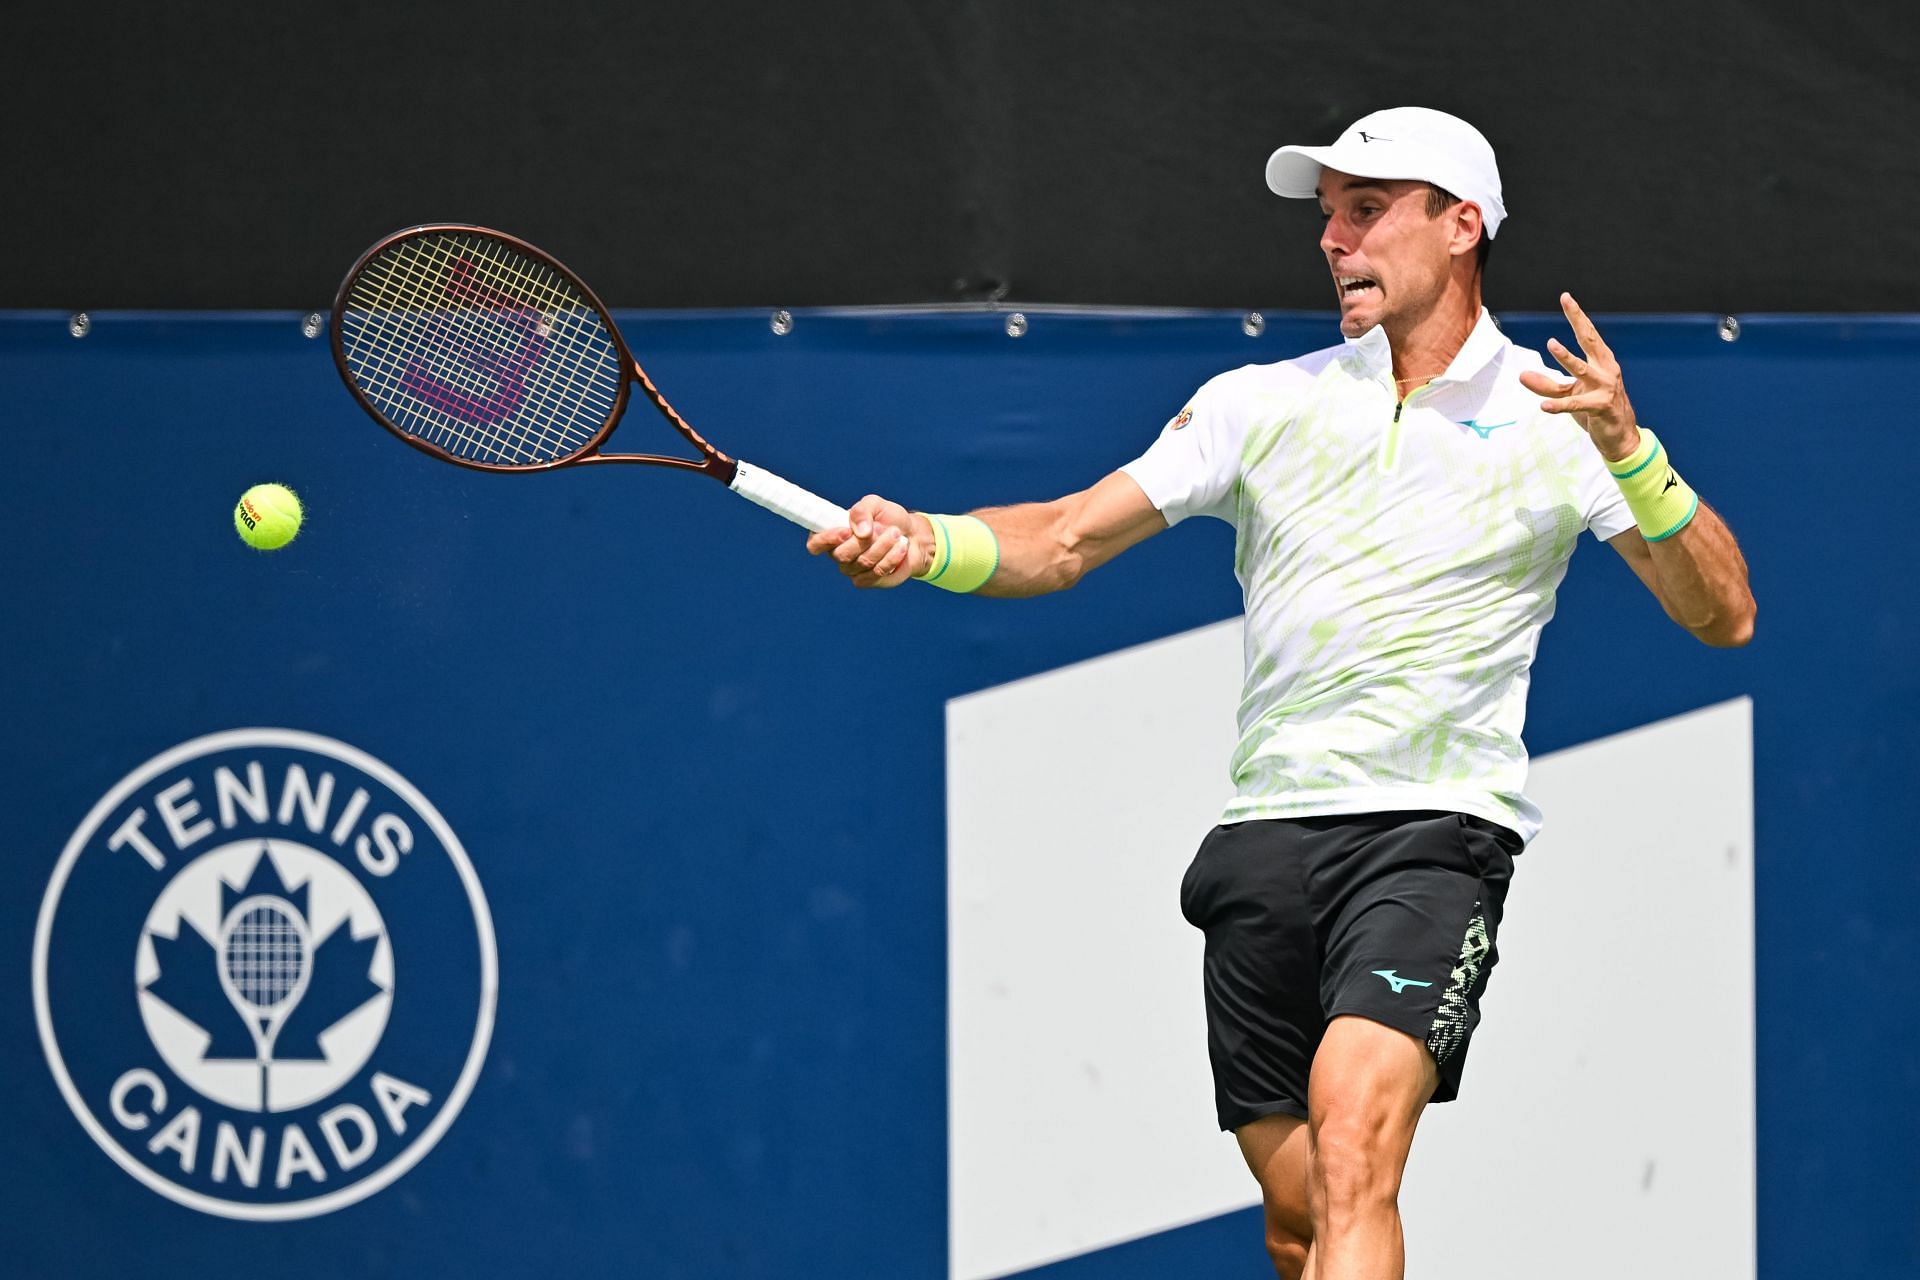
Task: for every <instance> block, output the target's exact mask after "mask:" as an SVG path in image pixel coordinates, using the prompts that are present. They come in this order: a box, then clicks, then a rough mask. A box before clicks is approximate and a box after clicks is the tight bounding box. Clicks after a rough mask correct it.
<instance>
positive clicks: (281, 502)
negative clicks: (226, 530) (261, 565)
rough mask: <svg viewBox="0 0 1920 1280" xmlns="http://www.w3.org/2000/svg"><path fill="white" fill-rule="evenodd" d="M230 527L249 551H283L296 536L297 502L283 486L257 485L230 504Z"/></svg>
mask: <svg viewBox="0 0 1920 1280" xmlns="http://www.w3.org/2000/svg"><path fill="white" fill-rule="evenodd" d="M233 527H234V531H235V532H237V533H238V534H239V535H240V541H242V542H244V543H246V544H247V545H248V546H250V547H258V548H260V550H262V551H273V550H276V549H277V548H280V547H284V546H286V545H287V544H288V543H289V542H292V541H293V535H294V534H296V533H298V532H300V499H299V498H297V497H295V496H294V493H293V490H291V489H289V488H287V486H285V485H283V484H257V485H255V486H253V488H251V489H249V490H247V491H246V492H245V493H243V494H241V495H240V501H239V502H238V503H236V504H234V508H233Z"/></svg>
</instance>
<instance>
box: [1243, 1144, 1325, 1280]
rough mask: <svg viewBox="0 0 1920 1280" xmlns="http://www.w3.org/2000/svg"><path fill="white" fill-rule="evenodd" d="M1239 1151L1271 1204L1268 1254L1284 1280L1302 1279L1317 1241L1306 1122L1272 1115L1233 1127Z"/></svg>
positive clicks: (1266, 1202) (1268, 1209) (1264, 1199)
mask: <svg viewBox="0 0 1920 1280" xmlns="http://www.w3.org/2000/svg"><path fill="white" fill-rule="evenodd" d="M1233 1136H1234V1138H1235V1139H1237V1140H1238V1141H1239V1143H1240V1154H1241V1155H1242V1156H1245V1157H1246V1161H1247V1168H1248V1169H1250V1170H1252V1172H1253V1176H1254V1178H1255V1180H1256V1181H1258V1182H1259V1183H1260V1200H1261V1203H1262V1205H1263V1206H1264V1207H1265V1209H1266V1219H1267V1256H1268V1257H1270V1258H1272V1259H1273V1269H1274V1271H1275V1273H1276V1274H1278V1275H1279V1276H1280V1277H1281V1278H1282V1280H1302V1277H1303V1276H1305V1275H1306V1267H1307V1255H1308V1251H1309V1250H1310V1249H1311V1248H1312V1246H1313V1222H1312V1219H1311V1218H1310V1217H1309V1216H1308V1208H1307V1122H1306V1121H1305V1120H1302V1119H1300V1118H1299V1117H1298V1116H1289V1115H1271V1116H1267V1117H1266V1118H1265V1119H1263V1120H1255V1121H1254V1122H1253V1123H1252V1124H1247V1125H1242V1126H1240V1128H1238V1129H1236V1130H1234V1134H1233Z"/></svg>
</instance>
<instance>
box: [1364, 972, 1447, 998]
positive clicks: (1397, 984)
mask: <svg viewBox="0 0 1920 1280" xmlns="http://www.w3.org/2000/svg"><path fill="white" fill-rule="evenodd" d="M1373 972H1374V974H1375V975H1376V976H1378V977H1382V978H1385V979H1386V980H1387V981H1388V982H1390V983H1392V984H1393V994H1395V995H1399V994H1400V993H1401V992H1402V991H1405V990H1406V989H1407V988H1408V987H1430V986H1432V985H1433V984H1432V983H1431V982H1421V981H1420V980H1419V979H1417V978H1403V977H1401V976H1400V973H1399V971H1398V970H1397V969H1375V970H1373Z"/></svg>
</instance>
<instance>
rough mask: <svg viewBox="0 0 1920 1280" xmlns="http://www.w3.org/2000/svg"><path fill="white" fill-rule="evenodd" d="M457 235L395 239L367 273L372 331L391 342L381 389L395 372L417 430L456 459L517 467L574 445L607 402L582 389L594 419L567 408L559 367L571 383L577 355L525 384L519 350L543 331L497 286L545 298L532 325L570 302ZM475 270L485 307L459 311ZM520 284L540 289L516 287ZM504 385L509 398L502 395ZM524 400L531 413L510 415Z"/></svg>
mask: <svg viewBox="0 0 1920 1280" xmlns="http://www.w3.org/2000/svg"><path fill="white" fill-rule="evenodd" d="M460 240H461V241H464V243H458V242H456V241H455V240H454V238H453V237H448V236H441V237H436V238H434V239H433V240H431V241H426V242H424V243H423V242H422V241H419V240H415V241H408V242H403V243H402V244H401V245H399V246H397V249H398V250H400V252H398V253H396V254H395V255H394V258H393V262H392V264H391V266H392V268H393V269H392V270H391V271H390V272H388V273H386V274H385V276H384V278H382V277H380V276H379V275H377V274H376V273H368V274H367V277H366V278H368V279H371V280H375V281H377V282H378V283H379V286H380V287H379V289H378V291H377V292H376V293H375V294H374V298H375V301H376V304H377V305H380V306H384V307H386V308H388V310H386V311H385V312H380V313H375V314H376V318H377V320H378V322H379V324H380V326H381V333H380V335H379V337H380V338H381V340H383V341H385V342H387V343H389V344H391V346H390V349H389V350H387V351H385V352H383V353H381V355H380V356H379V359H378V365H379V367H378V372H379V373H381V374H382V375H384V377H385V378H386V380H387V382H388V389H390V388H391V385H392V383H393V382H394V381H395V380H396V379H397V381H398V384H399V389H400V390H401V391H403V392H404V393H406V394H407V395H408V397H409V398H410V399H411V401H412V402H413V403H412V406H411V407H413V408H415V409H416V410H420V409H424V410H425V412H422V413H420V414H419V416H420V418H421V419H422V422H421V423H419V424H418V425H422V426H424V427H425V431H424V433H423V434H424V435H425V437H426V438H428V439H430V440H432V441H433V442H434V443H436V444H439V445H440V446H441V447H442V448H446V449H448V451H449V452H452V453H455V454H456V456H462V457H466V458H469V459H471V460H476V461H481V462H487V463H492V464H495V465H500V464H505V465H526V464H528V463H537V462H540V461H547V460H551V459H553V458H557V457H563V456H566V455H567V454H569V453H572V452H576V451H577V450H578V449H579V448H581V447H583V446H584V445H585V443H586V442H587V441H588V440H589V439H591V437H592V434H593V433H594V432H595V431H597V430H598V428H599V426H600V424H601V423H602V422H604V420H605V415H606V412H607V410H608V408H609V407H610V406H611V403H612V399H611V397H610V396H603V397H601V398H600V400H599V403H597V404H596V403H594V398H593V397H592V396H591V393H589V395H588V397H587V398H586V399H585V400H584V401H583V402H582V403H583V405H584V406H585V407H586V408H587V409H588V411H589V416H592V417H594V418H595V419H596V420H593V421H588V422H581V421H578V420H577V418H578V417H579V416H580V415H579V414H577V413H576V414H573V415H569V414H568V413H567V412H566V409H567V404H566V402H565V401H563V399H562V398H561V395H562V392H561V390H560V389H559V386H558V385H557V384H558V383H559V382H560V381H562V380H563V379H564V376H565V375H568V374H571V375H572V376H573V379H574V381H575V382H576V383H577V382H578V381H579V369H580V367H581V366H580V362H579V360H578V359H577V357H576V358H575V359H572V360H568V361H563V362H561V373H562V375H563V378H562V379H548V380H546V381H545V382H542V381H540V380H533V382H532V385H530V386H529V385H528V381H527V377H526V375H527V372H528V366H529V365H531V364H532V363H533V359H532V358H531V357H530V356H529V354H528V352H527V351H526V349H525V348H526V347H527V345H529V344H533V343H537V344H540V345H541V346H544V343H545V336H546V335H543V334H540V333H538V332H533V333H529V332H528V329H529V327H530V325H529V319H530V318H529V314H528V313H529V312H530V311H531V310H533V309H532V308H528V307H526V306H524V305H520V304H519V303H518V302H516V300H515V299H514V297H513V296H512V295H511V294H509V293H508V292H507V289H506V288H503V287H502V286H513V285H520V286H522V291H523V292H524V293H529V294H533V295H534V296H533V299H532V300H534V301H537V302H543V303H546V304H547V307H546V309H545V315H543V316H542V318H541V320H540V321H539V323H538V325H537V326H534V327H536V328H547V329H550V330H551V329H553V328H555V327H556V326H555V325H554V324H553V323H552V322H553V320H555V319H558V318H559V317H560V316H561V315H562V314H564V313H563V312H562V311H561V308H562V307H563V306H566V305H567V304H570V303H574V300H573V299H572V298H571V297H570V296H568V295H562V294H560V293H559V291H558V289H557V288H556V287H555V285H554V283H553V281H552V278H551V277H550V276H549V279H548V280H545V281H542V280H539V279H538V278H537V277H534V276H532V274H531V273H530V272H528V271H526V270H524V269H523V270H521V271H520V272H518V273H517V274H514V273H510V272H509V270H508V269H507V268H506V267H505V266H504V265H503V264H502V262H501V260H500V258H499V257H498V253H499V252H500V250H499V247H498V246H496V245H494V244H492V243H491V242H488V241H486V240H484V239H481V238H479V237H473V236H464V237H460ZM515 256H516V257H517V256H518V255H515ZM529 265H531V264H529ZM536 269H537V268H536ZM476 275H477V276H478V289H480V290H484V291H485V292H486V293H488V294H490V295H491V297H492V299H493V300H494V301H493V305H492V306H485V305H476V306H467V307H465V308H461V307H460V306H459V303H460V302H462V301H472V298H473V295H474V293H475V292H476V282H475V280H474V279H473V278H472V277H474V276H476ZM529 284H532V285H536V286H544V287H543V288H535V289H527V288H525V286H527V285H529ZM555 304H558V305H555ZM574 305H578V304H577V303H574ZM500 312H506V313H507V314H508V315H509V316H510V317H511V318H512V320H513V321H517V322H518V327H517V329H516V328H515V327H514V325H513V324H511V323H508V322H504V321H503V320H502V318H501V316H500V314H499V313H500ZM576 314H577V313H576ZM588 315H589V316H590V323H591V324H592V325H593V326H594V327H596V328H597V327H598V316H597V315H594V314H593V313H592V312H591V310H590V309H589V311H588ZM403 321H404V322H406V323H404V324H403V323H401V322H403ZM461 321H464V323H459V322H461ZM575 345H576V346H577V345H578V344H577V343H576V344H575ZM608 346H609V347H610V346H611V344H608ZM536 354H537V353H536ZM503 367H504V368H503ZM615 385H616V387H617V383H616V384H615ZM363 389H365V388H363ZM509 392H510V394H511V397H512V399H510V400H504V399H503V398H504V397H505V396H506V395H507V394H508V393H509ZM529 400H530V401H531V404H530V406H529V407H530V409H531V412H528V413H525V414H521V415H519V420H518V421H515V419H514V410H516V409H517V408H518V407H519V403H520V402H524V401H529ZM592 410H597V411H598V412H597V414H593V413H592V412H591V411H592ZM389 416H390V417H392V416H394V415H389ZM398 425H401V426H402V427H403V428H404V427H407V426H413V425H416V424H414V423H404V422H403V423H400V424H398Z"/></svg>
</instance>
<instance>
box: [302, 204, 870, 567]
mask: <svg viewBox="0 0 1920 1280" xmlns="http://www.w3.org/2000/svg"><path fill="white" fill-rule="evenodd" d="M333 359H334V363H335V364H336V365H338V366H339V369H340V376H341V377H342V378H344V379H345V380H346V383H347V386H348V388H349V389H350V390H352V392H353V395H354V399H356V400H358V401H359V402H360V407H361V408H363V409H365V410H366V411H367V412H368V413H369V414H371V415H373V419H374V421H375V422H378V423H379V424H380V425H381V426H383V427H385V428H386V429H387V430H389V431H391V432H393V433H394V434H395V435H397V436H399V437H400V438H401V439H402V440H405V441H406V442H407V443H408V444H410V445H412V446H413V447H414V448H416V449H420V450H422V451H424V452H426V453H430V454H432V455H433V456H434V457H436V458H440V459H443V460H445V461H447V462H453V463H458V464H459V465H460V466H463V467H477V468H479V469H480V470H483V471H547V470H551V469H552V468H554V467H565V466H572V465H575V464H580V463H589V462H638V463H642V464H644V465H647V466H653V467H672V468H675V469H677V470H684V471H698V472H700V473H701V474H702V475H708V476H712V477H713V478H714V479H715V480H718V481H720V482H721V483H722V484H724V485H726V486H727V487H728V488H729V489H731V490H733V491H734V492H735V493H737V494H739V495H740V496H741V497H743V498H746V499H748V500H749V501H751V502H756V503H758V504H760V505H761V506H763V507H765V508H766V509H767V510H769V511H771V512H774V513H775V514H776V515H782V516H785V517H786V518H787V519H789V520H791V521H793V522H794V523H795V524H797V525H803V526H805V527H806V528H807V529H810V530H816V531H817V530H821V529H832V528H836V527H838V526H840V525H843V524H845V523H847V512H846V509H845V508H844V507H838V506H835V505H834V504H833V503H831V502H828V501H827V500H826V499H825V498H822V497H820V496H818V495H817V494H813V493H810V492H808V491H807V490H805V489H802V488H801V487H800V486H799V485H796V484H793V483H791V482H789V481H786V480H783V479H781V478H780V477H779V476H776V475H774V474H773V473H772V472H770V471H766V470H764V469H762V468H760V467H756V466H754V465H752V464H751V463H747V462H741V461H740V460H738V459H737V458H730V457H728V456H727V455H726V454H724V453H722V452H720V450H718V449H716V448H714V447H713V446H712V445H711V444H708V443H707V441H706V440H705V439H704V438H703V437H702V436H701V435H700V433H699V432H698V431H695V430H694V429H693V428H692V427H691V426H690V425H688V423H687V420H686V419H685V418H683V417H681V416H680V415H679V414H678V413H677V412H675V410H674V408H673V406H672V405H670V404H668V403H667V400H666V397H665V396H663V395H661V394H660V389H659V388H658V387H656V386H654V385H653V380H652V379H651V378H649V377H647V374H646V371H645V370H644V369H642V368H641V367H640V363H639V361H637V360H635V359H634V358H633V353H632V352H631V351H629V350H628V349H627V344H626V342H625V341H624V340H623V339H622V338H621V337H620V332H619V330H618V329H616V328H614V324H613V318H612V317H611V316H609V315H608V314H607V309H606V307H604V306H602V305H601V302H600V299H599V298H597V297H595V296H594V294H593V290H591V289H589V288H587V286H586V284H585V283H584V282H583V281H582V280H581V279H580V277H579V276H577V275H575V274H574V273H573V272H571V271H569V270H568V269H567V268H566V267H564V266H562V265H561V264H560V263H559V262H558V261H557V260H555V259H554V258H552V257H550V256H549V255H547V254H545V253H542V252H541V251H540V250H538V249H536V248H534V247H533V246H532V245H530V244H528V243H527V242H526V241H524V240H521V239H518V238H516V237H514V236H509V235H503V234H501V233H500V232H498V231H489V230H487V229H486V228H485V227H468V226H460V225H456V224H438V225H432V226H423V227H411V228H408V229H407V230H405V231H398V232H395V233H394V234H393V235H390V236H388V237H386V238H385V239H383V240H381V241H380V242H379V243H378V244H376V245H374V246H373V247H372V248H371V249H369V250H367V251H366V253H364V254H362V255H361V257H360V260H359V261H358V262H356V263H354V264H353V268H352V270H350V271H348V272H347V278H346V279H345V280H344V281H342V282H341V285H340V292H339V294H338V295H337V296H336V297H335V298H334V302H333ZM635 386H638V387H639V388H640V390H641V391H642V392H643V393H644V394H645V396H646V398H647V399H648V400H649V401H651V402H652V404H653V407H654V408H656V409H658V410H659V411H660V413H661V416H663V417H665V418H666V420H667V421H668V422H670V423H672V424H673V428H674V430H676V431H678V432H679V433H680V435H681V436H682V437H683V438H684V439H685V440H686V441H687V443H688V444H690V445H692V446H693V448H694V449H695V451H697V453H698V454H699V456H698V457H696V458H685V457H671V456H667V455H663V454H656V453H602V452H601V446H603V445H604V444H605V443H606V441H607V437H608V436H610V435H612V434H613V429H614V426H615V425H616V424H617V423H619V421H620V417H621V415H622V414H624V413H625V412H626V410H627V405H628V403H629V399H630V394H631V392H632V389H633V388H634V387H635Z"/></svg>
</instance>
